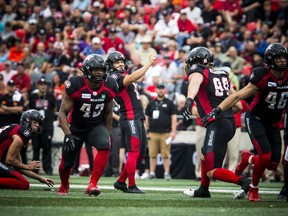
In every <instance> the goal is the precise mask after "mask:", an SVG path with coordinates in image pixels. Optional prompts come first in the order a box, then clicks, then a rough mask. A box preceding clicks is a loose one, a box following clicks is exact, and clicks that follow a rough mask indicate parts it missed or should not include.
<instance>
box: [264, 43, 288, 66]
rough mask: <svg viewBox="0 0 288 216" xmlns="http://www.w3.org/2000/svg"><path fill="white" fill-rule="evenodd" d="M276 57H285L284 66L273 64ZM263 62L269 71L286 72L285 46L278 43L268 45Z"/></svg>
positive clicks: (287, 53)
mask: <svg viewBox="0 0 288 216" xmlns="http://www.w3.org/2000/svg"><path fill="white" fill-rule="evenodd" d="M278 56H285V57H286V65H285V66H282V65H278V64H276V62H275V58H276V57H278ZM264 61H265V63H266V64H267V66H268V67H269V68H270V69H273V70H276V71H286V70H287V64H288V52H287V49H286V47H285V46H283V45H282V44H280V43H272V44H270V45H269V46H268V47H267V48H266V50H265V53H264Z"/></svg>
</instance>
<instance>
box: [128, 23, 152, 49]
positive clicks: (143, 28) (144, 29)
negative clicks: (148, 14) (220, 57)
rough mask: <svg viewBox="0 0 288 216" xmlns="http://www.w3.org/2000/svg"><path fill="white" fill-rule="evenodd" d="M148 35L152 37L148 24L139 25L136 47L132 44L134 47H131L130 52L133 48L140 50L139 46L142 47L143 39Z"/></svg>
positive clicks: (135, 41)
mask: <svg viewBox="0 0 288 216" xmlns="http://www.w3.org/2000/svg"><path fill="white" fill-rule="evenodd" d="M146 37H150V39H151V36H150V32H149V31H148V25H147V24H141V25H137V32H136V35H135V40H134V47H133V46H132V48H130V52H131V49H136V50H138V49H139V48H141V43H142V40H143V39H144V38H146ZM151 43H152V39H151Z"/></svg>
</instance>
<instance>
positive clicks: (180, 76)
mask: <svg viewBox="0 0 288 216" xmlns="http://www.w3.org/2000/svg"><path fill="white" fill-rule="evenodd" d="M187 54H188V51H187V47H185V48H181V49H180V50H179V57H178V59H175V60H174V62H175V63H176V67H177V70H176V71H174V74H173V79H174V80H175V92H176V94H177V93H179V94H181V88H182V85H183V80H184V77H185V70H184V68H185V60H186V57H187Z"/></svg>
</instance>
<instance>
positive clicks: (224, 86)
mask: <svg viewBox="0 0 288 216" xmlns="http://www.w3.org/2000/svg"><path fill="white" fill-rule="evenodd" d="M191 73H200V74H202V75H203V82H202V84H201V85H200V88H199V91H198V94H197V95H196V97H195V98H194V100H195V102H196V104H197V109H198V112H199V115H200V117H201V118H203V117H204V116H205V115H207V114H208V113H210V112H211V111H212V109H214V108H216V107H217V106H218V105H219V104H220V103H221V102H222V101H223V100H224V99H225V98H227V97H228V96H229V93H230V80H229V75H228V73H227V72H226V71H223V70H219V69H217V68H216V69H210V68H207V67H205V66H204V65H200V64H194V65H192V66H191V67H190V69H189V70H188V71H187V75H188V76H189V75H190V74H191ZM223 117H225V118H234V115H233V112H232V109H228V110H226V111H224V112H222V113H221V114H220V115H219V118H223Z"/></svg>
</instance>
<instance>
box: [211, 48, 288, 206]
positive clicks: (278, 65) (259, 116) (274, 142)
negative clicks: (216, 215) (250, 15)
mask: <svg viewBox="0 0 288 216" xmlns="http://www.w3.org/2000/svg"><path fill="white" fill-rule="evenodd" d="M264 61H265V63H266V65H265V66H261V67H256V68H254V69H253V70H252V73H251V76H250V81H249V83H248V85H246V86H245V87H244V88H243V89H241V90H240V91H238V92H237V93H235V94H232V95H230V96H229V97H228V98H227V99H225V100H224V101H223V102H222V103H221V104H219V105H218V106H217V107H216V108H215V109H214V110H213V111H212V112H211V113H209V114H208V115H207V116H206V117H207V118H208V119H210V120H212V119H215V118H218V117H220V116H221V115H222V113H223V112H226V110H228V109H229V108H230V107H232V106H233V105H234V104H235V103H237V102H238V101H239V100H242V99H245V98H247V97H249V96H251V95H254V98H253V101H252V102H251V104H250V110H247V112H246V116H245V123H246V126H247V131H248V134H249V137H250V139H251V142H252V144H253V146H254V148H255V150H256V151H257V155H253V154H252V153H250V152H249V151H243V152H242V155H241V161H240V162H239V164H238V165H237V167H236V171H235V172H236V174H237V175H241V174H242V172H243V170H244V169H245V168H246V167H247V165H248V164H254V168H253V174H252V183H251V185H250V188H249V193H248V199H249V201H254V202H257V201H260V197H259V194H258V188H259V181H260V179H261V177H262V175H263V173H264V171H265V169H268V170H275V169H277V167H278V165H279V162H280V158H281V135H280V129H279V122H280V120H281V116H282V114H283V110H284V109H285V106H286V103H287V98H288V70H287V62H288V52H287V49H286V47H285V46H283V45H282V44H280V43H273V44H270V45H269V46H268V47H267V48H266V50H265V53H264Z"/></svg>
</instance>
